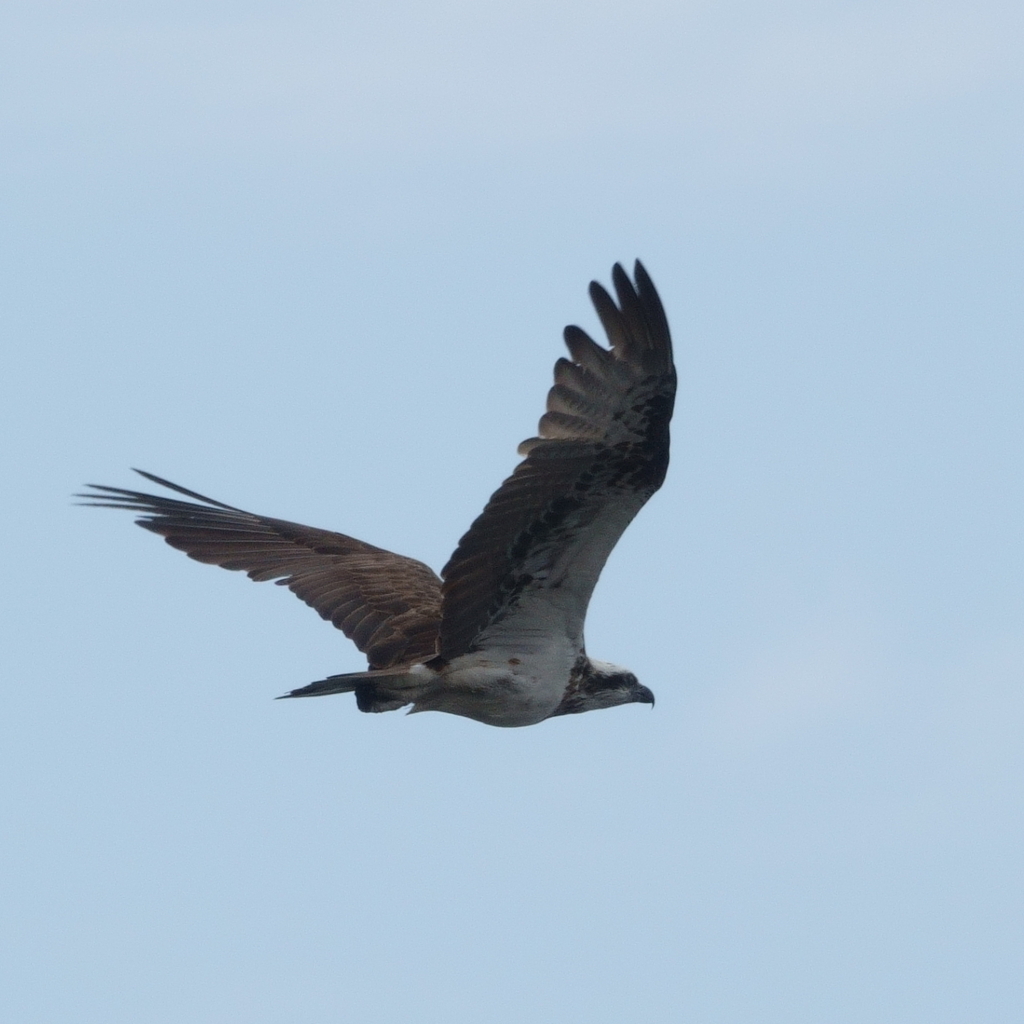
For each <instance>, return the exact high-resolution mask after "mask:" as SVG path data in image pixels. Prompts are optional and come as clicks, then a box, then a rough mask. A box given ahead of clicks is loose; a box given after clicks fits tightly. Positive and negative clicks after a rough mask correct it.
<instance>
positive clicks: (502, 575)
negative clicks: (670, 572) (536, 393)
mask: <svg viewBox="0 0 1024 1024" xmlns="http://www.w3.org/2000/svg"><path fill="white" fill-rule="evenodd" d="M634 276H635V279H636V284H635V286H634V284H633V282H631V281H630V279H629V277H628V276H627V275H626V272H625V271H624V270H623V269H622V267H621V266H619V265H618V264H616V265H615V267H614V268H613V270H612V280H613V282H614V285H615V292H616V296H617V298H618V303H617V304H616V302H615V301H614V300H613V299H612V298H611V296H610V295H609V294H608V292H606V291H605V290H604V288H602V287H601V286H600V285H599V284H597V283H596V282H595V283H592V284H591V286H590V297H591V299H592V301H593V303H594V306H595V308H596V309H597V313H598V316H599V317H600V319H601V323H602V326H603V327H604V329H605V332H606V333H607V335H608V340H609V342H610V343H611V349H610V350H609V349H606V348H603V347H602V346H600V345H598V344H597V343H596V342H595V341H593V339H591V338H590V337H589V336H588V335H587V334H585V333H584V332H583V331H582V330H580V328H578V327H567V328H566V330H565V342H566V345H567V346H568V348H569V352H570V354H571V356H572V360H571V361H570V360H568V359H559V360H558V362H557V363H556V364H555V384H554V387H552V388H551V390H550V391H549V393H548V403H547V410H548V411H547V412H546V413H545V414H544V416H543V417H542V418H541V421H540V427H539V431H538V432H539V436H538V437H535V438H531V439H530V440H528V441H524V442H523V443H522V444H521V445H520V446H519V451H520V453H521V454H523V455H525V456H526V458H525V459H524V460H523V461H522V462H521V463H520V464H519V465H518V466H517V467H516V469H515V472H513V474H512V476H510V477H509V478H508V479H507V480H506V481H505V482H504V483H503V484H502V485H501V487H500V488H499V489H498V490H497V491H496V492H495V493H494V495H493V496H492V497H491V500H490V501H489V502H488V503H487V507H486V508H485V509H484V511H483V512H482V513H481V514H480V516H479V517H478V518H477V520H476V521H475V522H474V523H473V525H472V526H471V527H470V528H469V531H468V532H467V533H466V535H465V536H464V537H463V538H462V540H461V541H460V542H459V546H458V548H457V549H456V551H455V553H454V554H453V555H452V557H451V559H450V560H449V562H448V564H447V565H446V566H445V568H444V569H443V570H442V572H441V576H442V578H443V579H444V587H443V603H442V619H441V638H440V654H441V656H442V657H444V658H454V657H457V656H458V655H459V654H462V653H465V652H467V651H470V650H474V649H477V648H480V647H484V646H486V645H487V644H488V643H492V642H509V643H511V644H513V645H515V644H520V645H521V644H526V645H529V644H531V643H543V642H544V637H545V636H546V635H553V634H555V633H558V634H561V635H562V636H565V635H568V636H569V637H570V638H571V639H572V640H574V641H578V642H580V643H582V638H583V620H584V617H585V616H586V610H587V604H588V603H589V601H590V595H591V593H592V591H593V589H594V585H595V584H596V583H597V578H598V576H599V575H600V572H601V569H602V568H603V567H604V563H605V561H606V560H607V558H608V555H609V554H610V552H611V550H612V548H613V547H614V546H615V544H616V542H617V541H618V539H619V537H620V536H621V535H622V532H623V531H624V530H625V529H626V527H627V526H628V525H629V523H630V521H631V520H632V519H633V517H634V516H635V515H636V513H637V512H638V511H639V510H640V508H641V507H642V506H643V504H644V503H645V502H646V501H647V499H648V498H649V497H650V496H651V495H652V494H653V493H654V492H655V491H656V490H657V489H658V488H659V487H660V486H661V483H662V481H663V480H664V478H665V472H666V470H667V469H668V457H669V421H670V419H671V417H672V409H673V405H674V402H675V391H676V374H675V367H674V364H673V362H672V342H671V338H670V335H669V329H668V321H667V320H666V318H665V312H664V309H663V308H662V305H661V300H660V299H659V298H658V293H657V292H656V291H655V288H654V285H653V284H652V282H651V279H650V277H648V275H647V272H646V271H645V270H644V268H643V266H642V265H641V264H640V263H639V262H637V264H636V267H635V275H634Z"/></svg>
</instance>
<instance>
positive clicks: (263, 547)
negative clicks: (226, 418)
mask: <svg viewBox="0 0 1024 1024" xmlns="http://www.w3.org/2000/svg"><path fill="white" fill-rule="evenodd" d="M136 472H138V473H140V474H141V475H142V476H144V477H145V478H146V479H147V480H152V481H153V482H154V483H157V484H160V485H161V486H163V487H168V488H170V489H171V490H172V491H177V492H178V493H179V494H184V495H187V496H188V497H190V498H195V499H197V500H198V501H199V502H202V503H203V504H195V503H193V502H190V501H180V500H178V499H176V498H165V497H162V496H159V495H155V494H144V493H142V492H141V491H130V490H125V489H123V488H120V487H103V486H100V485H98V484H90V485H89V486H90V487H91V488H92V492H91V493H88V494H83V495H80V497H83V498H87V499H89V501H88V504H91V505H94V506H101V507H104V508H125V509H129V510H131V511H132V512H138V513H141V515H140V517H139V518H138V519H136V520H135V521H136V522H137V523H138V524H139V526H142V527H144V528H145V529H147V530H152V531H153V533H158V534H160V535H161V536H162V537H164V538H165V539H166V541H167V543H168V544H170V545H171V547H175V548H177V549H178V550H179V551H184V552H185V553H186V554H187V555H188V556H189V557H190V558H194V559H196V561H198V562H207V563H210V564H212V565H219V566H222V567H223V568H225V569H238V570H241V571H243V572H245V573H247V574H248V576H249V578H250V579H253V580H256V581H258V582H262V581H264V580H275V581H276V582H277V583H278V584H279V585H281V586H285V587H287V588H288V589H289V590H291V591H292V593H294V594H295V595H296V596H298V597H300V598H301V599H302V600H303V601H305V602H306V604H308V605H309V606H310V607H311V608H315V609H316V610H317V611H318V612H319V613H320V615H321V616H322V617H323V618H325V619H328V620H329V621H330V622H331V623H333V624H334V625H335V626H336V627H337V628H338V629H340V630H341V631H342V632H343V633H344V634H345V636H347V637H348V638H349V639H350V640H352V641H353V642H354V643H355V645H356V647H358V648H359V650H361V651H362V652H363V653H364V654H366V656H367V658H368V659H369V662H370V667H371V668H390V667H392V666H396V665H407V664H409V663H410V662H413V661H421V660H424V659H427V658H432V657H433V656H434V655H435V653H436V644H437V633H438V628H439V625H440V621H441V581H440V580H439V579H438V577H437V575H436V574H435V573H434V572H433V570H432V569H430V568H429V567H428V566H426V565H424V564H423V563H422V562H417V561H416V560H415V559H413V558H406V557H404V556H403V555H396V554H394V553H393V552H391V551H385V550H384V549H383V548H377V547H374V546H373V545H372V544H366V543H364V542H363V541H361V540H356V539H355V538H353V537H346V536H345V535H344V534H343V533H333V532H331V531H330V530H317V529H314V528H313V527H311V526H301V525H299V524H298V523H289V522H286V521H285V520H283V519H268V518H267V517H265V516H257V515H253V514H252V513H250V512H243V511H242V510H241V509H238V508H233V507H232V506H230V505H225V504H223V503H222V502H219V501H214V500H213V499H212V498H207V497H204V496H203V495H202V494H196V492H195V491H189V490H186V489H185V488H184V487H179V486H178V485H177V484H172V483H170V482H169V481H167V480H163V479H161V478H160V477H158V476H153V474H151V473H144V472H142V471H141V470H136Z"/></svg>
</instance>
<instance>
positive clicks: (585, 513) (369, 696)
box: [80, 261, 676, 726]
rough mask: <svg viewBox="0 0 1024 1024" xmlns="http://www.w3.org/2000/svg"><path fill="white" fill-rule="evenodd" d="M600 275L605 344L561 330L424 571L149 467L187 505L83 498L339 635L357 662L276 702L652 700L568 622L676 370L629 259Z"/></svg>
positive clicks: (660, 416) (659, 319)
mask: <svg viewBox="0 0 1024 1024" xmlns="http://www.w3.org/2000/svg"><path fill="white" fill-rule="evenodd" d="M634 278H635V283H634V282H633V281H630V279H629V277H628V276H627V274H626V272H625V271H624V270H623V269H622V267H621V266H620V265H619V264H616V265H615V267H614V268H613V269H612V281H613V282H614V286H615V293H616V296H617V299H618V302H616V301H614V300H613V299H612V297H611V296H610V295H609V294H608V292H607V291H605V289H604V288H602V287H601V285H599V284H597V283H596V282H594V283H592V284H591V285H590V298H591V300H592V302H593V303H594V307H595V308H596V310H597V315H598V317H599V318H600V320H601V324H602V326H603V327H604V330H605V333H606V334H607V335H608V341H609V342H610V344H611V348H610V349H607V348H604V347H602V346H601V345H598V344H597V343H596V342H595V341H594V340H593V339H592V338H590V337H589V335H587V334H586V333H585V332H584V331H582V330H581V329H580V328H579V327H567V328H566V329H565V343H566V346H567V347H568V349H569V354H570V355H571V357H572V358H571V360H570V359H565V358H562V359H559V360H558V362H557V363H556V364H555V383H554V386H553V387H552V388H551V390H550V391H549V392H548V400H547V412H545V413H544V415H543V416H542V417H541V420H540V426H539V428H538V436H537V437H534V438H531V439H529V440H528V441H524V442H523V443H522V444H521V445H520V446H519V454H520V455H523V456H525V458H524V459H523V460H522V462H520V463H519V465H518V466H516V468H515V471H514V472H513V473H512V475H511V476H510V477H509V478H508V479H507V480H506V481H505V482H504V483H503V484H502V485H501V487H499V488H498V490H497V491H495V493H494V494H493V496H492V497H491V500H490V501H489V502H488V503H487V507H486V508H485V509H484V510H483V512H482V513H481V514H480V515H479V516H478V517H477V519H476V521H475V522H474V523H473V525H472V526H471V527H470V528H469V530H468V531H467V533H466V534H465V536H463V538H462V540H460V541H459V545H458V547H457V548H456V549H455V553H454V554H453V555H452V557H451V558H450V559H449V561H448V564H447V565H446V566H445V567H444V569H443V570H442V571H441V575H440V577H439V576H437V575H436V574H435V573H434V572H433V570H431V569H430V568H429V567H428V566H426V565H424V564H423V563H422V562H418V561H416V560H415V559H413V558H406V557H405V556H403V555H396V554H394V553H393V552H391V551H385V550H384V549H382V548H378V547H374V546H373V545H372V544H367V543H365V542H364V541H361V540H356V539H355V538H353V537H347V536H345V534H342V533H333V532H331V531H329V530H317V529H314V528H313V527H309V526H300V525H299V524H297V523H290V522H286V521H284V520H282V519H270V518H268V517H266V516H258V515H253V514H252V513H249V512H243V511H242V510H241V509H238V508H234V507H232V506H231V505H225V504H223V503H221V502H219V501H214V500H213V499H212V498H207V497H204V496H203V495H202V494H197V493H196V492H195V491H190V490H187V489H186V488H184V487H179V486H178V485H177V484H172V483H170V482H169V481H167V480H163V479H161V478H160V477H158V476H154V475H153V474H151V473H143V472H141V471H137V472H140V473H141V475H142V476H144V477H145V478H146V479H147V480H151V481H152V482H153V483H156V484H160V485H161V486H163V487H166V488H169V489H170V490H172V491H176V492H177V493H178V494H181V495H185V496H186V497H188V498H192V499H194V501H182V500H180V499H178V498H170V497H162V496H159V495H154V494H146V493H143V492H141V491H132V490H125V489H123V488H120V487H105V486H102V485H98V484H89V485H88V486H89V487H90V488H91V489H92V491H91V493H88V494H84V495H80V497H84V498H87V499H89V500H88V502H87V504H91V505H93V506H99V507H104V508H123V509H129V510H131V511H133V512H138V513H140V516H139V518H138V519H137V520H136V522H137V523H138V524H139V526H142V527H144V528H145V529H147V530H152V531H153V533H157V534H160V535H161V536H162V537H164V538H165V539H166V541H167V543H168V544H170V545H171V546H172V547H175V548H178V549H179V550H181V551H184V552H185V553H186V554H187V555H189V557H191V558H194V559H196V560H197V561H199V562H208V563H211V564H213V565H219V566H222V567H223V568H225V569H239V570H242V571H244V572H246V573H247V574H248V576H249V578H250V579H253V580H257V581H262V580H275V581H276V582H277V583H278V584H279V585H282V586H286V587H288V589H289V590H291V591H292V593H294V594H295V595H296V596H297V597H299V598H301V599H302V600H303V601H305V602H306V604H308V605H310V606H311V607H312V608H315V609H316V611H318V612H319V613H320V615H321V616H322V617H323V618H324V619H328V620H329V621H330V622H331V623H332V624H333V625H335V626H336V627H337V628H338V629H340V630H341V631H342V632H343V633H344V634H345V636H347V637H348V638H349V639H350V640H352V641H353V642H354V643H355V645H356V647H358V648H359V650H360V651H362V652H363V653H364V654H365V655H366V657H367V659H368V661H369V667H368V669H367V670H366V671H364V672H348V673H345V674H344V675H333V676H329V677H328V678H326V679H323V680H321V681H319V682H315V683H311V684H310V685H309V686H304V687H302V688H301V689H297V690H292V691H291V692H290V693H287V694H284V696H285V697H318V696H321V695H323V694H328V693H353V692H354V693H355V695H356V703H357V705H358V707H359V710H360V711H393V710H395V709H396V708H400V707H404V706H406V705H408V704H411V705H412V708H411V710H412V711H447V712H448V713H449V714H454V715H463V716H465V717H466V718H473V719H475V720H476V721H478V722H484V723H486V724H488V725H499V726H518V725H533V724H535V723H537V722H542V721H544V719H546V718H552V717H553V716H555V715H569V714H577V713H578V712H581V711H593V710H595V709H597V708H609V707H614V706H616V705H618V704H629V703H633V702H637V701H639V702H641V703H645V704H653V703H654V694H653V693H651V691H650V690H649V689H647V687H646V686H641V685H640V683H639V682H637V679H636V676H634V675H633V673H632V672H629V671H627V670H626V669H624V668H621V667H619V666H617V665H611V664H608V663H607V662H603V661H595V660H593V659H592V658H589V657H588V656H587V653H586V649H585V647H584V642H583V621H584V618H585V617H586V613H587V605H588V604H589V602H590V595H591V593H593V590H594V586H595V584H596V583H597V578H598V576H599V575H600V573H601V569H602V568H603V566H604V564H605V561H606V560H607V558H608V555H609V554H610V553H611V550H612V548H613V547H614V546H615V544H616V542H617V541H618V539H619V537H620V536H621V535H622V532H623V530H625V529H626V527H627V526H628V525H629V523H630V522H631V521H632V519H633V517H634V516H635V515H636V514H637V512H639V511H640V509H641V507H642V506H643V505H644V503H645V502H646V501H647V499H648V498H650V496H651V495H652V494H653V493H654V492H655V491H656V490H657V489H658V488H659V487H660V486H661V484H662V481H663V480H664V479H665V472H666V470H667V469H668V457H669V420H670V419H671V418H672V407H673V404H674V401H675V392H676V373H675V367H674V365H673V362H672V342H671V339H670V337H669V329H668V321H667V320H666V318H665V312H664V310H663V308H662V305H661V300H660V299H659V298H658V293H657V292H656V291H655V288H654V285H653V284H652V283H651V279H650V277H648V275H647V271H646V270H644V268H643V266H642V265H641V264H640V262H639V261H638V262H637V263H636V267H635V271H634Z"/></svg>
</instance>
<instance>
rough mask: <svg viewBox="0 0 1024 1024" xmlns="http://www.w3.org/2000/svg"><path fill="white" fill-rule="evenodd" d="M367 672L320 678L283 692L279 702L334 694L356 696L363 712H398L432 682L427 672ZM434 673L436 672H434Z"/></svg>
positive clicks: (381, 670) (373, 670) (380, 670)
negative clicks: (426, 675) (425, 673)
mask: <svg viewBox="0 0 1024 1024" xmlns="http://www.w3.org/2000/svg"><path fill="white" fill-rule="evenodd" d="M417 668H420V666H415V667H414V668H413V669H409V668H403V669H400V670H397V671H396V670H395V669H386V668H385V669H367V670H366V671H364V672H344V673H342V674H340V675H336V676H328V677H327V678H326V679H319V680H317V681H316V682H315V683H310V684H309V685H308V686H300V687H299V688H298V689H296V690H291V691H289V692H288V693H282V694H281V696H280V697H278V698H277V700H285V699H287V698H289V697H325V696H327V695H328V694H331V693H354V694H355V695H356V704H357V706H358V708H359V710H360V711H394V710H396V709H397V708H401V707H404V706H405V705H406V704H410V703H412V702H413V701H414V700H416V698H417V697H418V696H419V695H420V694H421V693H423V690H424V688H425V687H424V684H426V683H428V682H429V679H428V678H425V677H424V675H423V670H422V669H420V671H419V672H417V671H416V669H417ZM431 674H432V673H431Z"/></svg>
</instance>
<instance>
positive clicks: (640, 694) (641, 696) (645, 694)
mask: <svg viewBox="0 0 1024 1024" xmlns="http://www.w3.org/2000/svg"><path fill="white" fill-rule="evenodd" d="M634 700H636V702H637V703H639V704H650V705H651V707H652V708H653V707H654V694H653V693H652V692H651V691H650V690H648V689H647V687H646V686H638V687H637V688H636V697H635V698H634Z"/></svg>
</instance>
